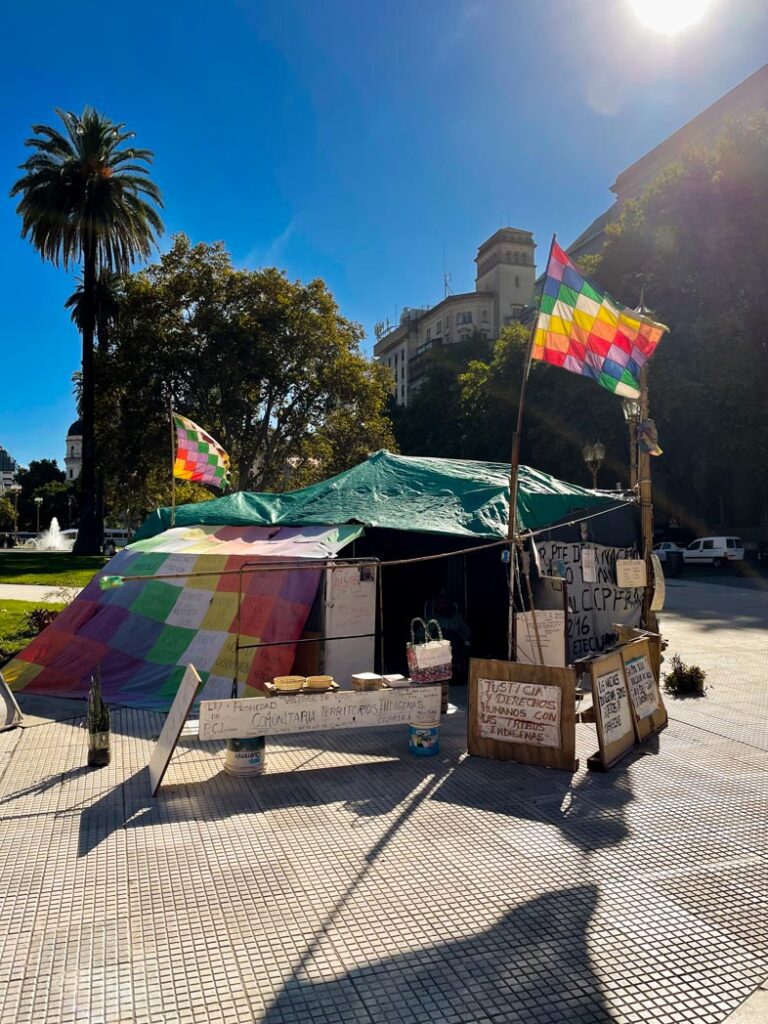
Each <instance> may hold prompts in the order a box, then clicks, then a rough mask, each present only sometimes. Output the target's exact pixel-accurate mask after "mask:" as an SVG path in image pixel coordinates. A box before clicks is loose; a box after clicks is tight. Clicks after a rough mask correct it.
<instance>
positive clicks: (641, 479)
mask: <svg viewBox="0 0 768 1024" xmlns="http://www.w3.org/2000/svg"><path fill="white" fill-rule="evenodd" d="M649 415H650V412H649V401H648V366H647V365H645V366H643V367H642V368H641V370H640V423H644V422H645V420H647V419H648V417H649ZM638 426H639V424H638ZM638 442H639V431H638V432H637V433H636V437H635V447H636V450H637V473H638V484H639V488H640V533H641V536H642V542H643V559H644V560H645V574H646V582H645V592H644V594H643V625H644V626H645V628H646V629H650V630H654V631H655V629H656V617H655V615H654V614H653V612H652V611H651V602H652V600H653V561H652V559H651V551H652V550H653V496H652V490H651V456H650V455H649V454H648V452H646V451H643V450H642V449H641V448H640V446H639V443H638Z"/></svg>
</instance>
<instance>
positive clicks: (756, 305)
mask: <svg viewBox="0 0 768 1024" xmlns="http://www.w3.org/2000/svg"><path fill="white" fill-rule="evenodd" d="M766 252H768V114H763V115H759V116H757V117H755V118H753V119H751V120H749V121H742V122H732V123H730V124H729V125H728V126H727V127H726V128H725V130H724V132H723V134H722V136H721V138H720V139H719V141H718V142H717V144H716V145H715V146H714V147H713V148H712V149H710V150H706V151H701V152H690V153H688V154H687V155H686V156H685V158H684V159H683V160H682V162H681V163H680V164H679V165H676V166H674V167H670V168H668V169H667V170H666V171H665V172H664V173H663V174H662V175H660V176H659V177H658V178H657V179H656V180H655V181H654V182H653V184H652V185H651V186H650V188H649V189H648V190H647V191H646V192H645V193H644V194H643V195H642V196H641V197H640V198H639V199H638V200H637V201H635V202H631V203H628V204H627V206H626V208H625V209H624V212H623V215H622V217H621V219H620V220H619V221H618V223H617V224H616V225H614V226H613V227H612V228H610V229H609V232H608V240H607V243H606V245H605V247H604V249H603V251H602V253H601V254H600V255H599V256H598V257H597V258H596V259H593V260H592V265H591V267H590V268H589V269H590V270H591V271H592V272H593V273H594V274H595V276H596V277H597V279H598V281H599V282H600V283H601V284H602V285H603V286H604V287H606V288H607V289H608V290H609V291H611V292H612V293H613V294H615V295H616V297H617V298H619V299H622V300H623V301H625V302H630V303H632V304H634V302H636V301H638V299H639V297H640V295H641V293H642V294H644V299H645V302H646V304H647V305H648V306H650V307H651V308H652V309H653V312H654V316H655V318H656V319H658V320H661V321H662V322H664V323H666V324H667V325H668V326H669V328H670V332H669V334H668V335H667V336H665V338H664V339H663V340H662V342H661V344H660V345H659V348H658V350H657V352H656V354H655V355H654V357H653V359H652V360H651V361H650V362H649V364H648V366H649V381H650V396H651V413H652V415H653V416H654V418H655V419H656V421H657V423H658V426H659V431H660V441H661V446H662V448H663V449H664V456H663V457H662V458H661V459H658V460H654V473H655V475H656V476H657V478H658V482H659V487H657V488H656V495H657V504H661V505H666V506H667V509H668V511H669V512H671V513H672V514H675V515H677V516H678V517H680V516H685V515H693V517H694V518H698V519H702V520H704V521H706V522H708V523H709V524H710V525H715V524H717V523H730V524H732V525H738V526H741V525H747V524H757V523H759V522H761V521H763V520H764V519H765V517H766V515H767V514H768V420H766V416H765V397H766V395H767V394H768V290H767V289H766V284H765V254H766Z"/></svg>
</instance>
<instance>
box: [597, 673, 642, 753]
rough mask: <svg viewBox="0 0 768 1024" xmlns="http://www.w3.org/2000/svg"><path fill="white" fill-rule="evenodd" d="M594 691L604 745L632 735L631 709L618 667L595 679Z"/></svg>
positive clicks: (609, 744)
mask: <svg viewBox="0 0 768 1024" xmlns="http://www.w3.org/2000/svg"><path fill="white" fill-rule="evenodd" d="M595 692H596V694H597V700H598V703H599V705H600V719H601V721H602V724H603V736H604V737H605V745H606V747H610V746H611V745H612V744H614V743H620V742H621V741H622V738H623V737H626V736H630V737H631V736H633V735H634V729H633V726H632V711H631V709H630V706H629V696H628V694H627V688H626V686H625V685H624V679H623V678H622V671H621V669H620V668H618V669H613V670H611V671H610V672H605V673H604V674H603V675H599V676H597V677H596V679H595Z"/></svg>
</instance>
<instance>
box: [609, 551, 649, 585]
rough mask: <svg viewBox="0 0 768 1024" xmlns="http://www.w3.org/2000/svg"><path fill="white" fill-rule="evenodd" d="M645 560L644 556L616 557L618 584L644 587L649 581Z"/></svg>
mask: <svg viewBox="0 0 768 1024" xmlns="http://www.w3.org/2000/svg"><path fill="white" fill-rule="evenodd" d="M647 579H648V577H647V575H646V571H645V561H644V559H642V558H617V559H616V585H617V586H619V587H644V586H645V585H646V582H647Z"/></svg>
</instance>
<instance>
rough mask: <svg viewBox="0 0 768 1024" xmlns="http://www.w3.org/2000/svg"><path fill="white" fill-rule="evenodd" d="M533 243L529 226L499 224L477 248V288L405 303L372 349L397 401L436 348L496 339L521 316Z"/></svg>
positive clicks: (418, 379)
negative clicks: (410, 304)
mask: <svg viewBox="0 0 768 1024" xmlns="http://www.w3.org/2000/svg"><path fill="white" fill-rule="evenodd" d="M535 248H536V246H535V243H534V241H533V235H532V234H531V232H530V231H523V230H521V229H520V228H501V229H500V230H499V231H497V232H496V233H495V234H494V235H491V237H490V238H489V239H487V241H485V242H483V244H482V245H481V246H480V248H479V249H478V250H477V256H476V258H475V263H476V264H477V271H476V274H475V290H474V291H473V292H464V293H463V294H461V295H447V296H446V297H445V298H444V299H443V300H442V302H438V303H437V305H436V306H423V307H417V308H414V307H406V308H405V309H403V312H402V314H401V316H400V323H399V324H398V325H397V326H396V327H394V328H391V329H389V330H387V331H385V332H383V333H381V334H379V336H378V339H377V341H376V345H375V346H374V349H373V353H374V356H375V357H376V358H377V359H378V360H379V361H380V362H381V363H383V364H384V365H385V366H387V367H388V368H389V369H390V370H391V371H392V374H393V376H394V381H393V388H394V393H395V397H396V399H397V403H398V405H407V404H408V402H409V400H411V399H412V398H413V396H414V394H415V393H416V391H418V388H419V386H420V384H421V383H422V381H423V379H424V377H425V376H426V372H427V370H428V368H429V364H430V361H431V359H432V357H433V356H434V353H435V350H436V349H438V348H440V347H441V346H443V345H452V344H455V343H456V342H459V341H463V340H465V339H467V338H469V337H471V336H472V335H473V334H475V333H478V334H480V335H482V336H484V337H486V338H489V339H490V340H492V341H495V339H496V338H498V336H499V333H500V332H501V329H502V328H503V327H504V325H505V324H509V323H512V322H513V321H514V320H518V319H520V317H521V316H522V314H523V311H524V309H525V307H526V305H527V304H528V303H529V302H530V301H531V297H532V295H533V286H534V281H535V277H536V267H535V264H534V250H535Z"/></svg>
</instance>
